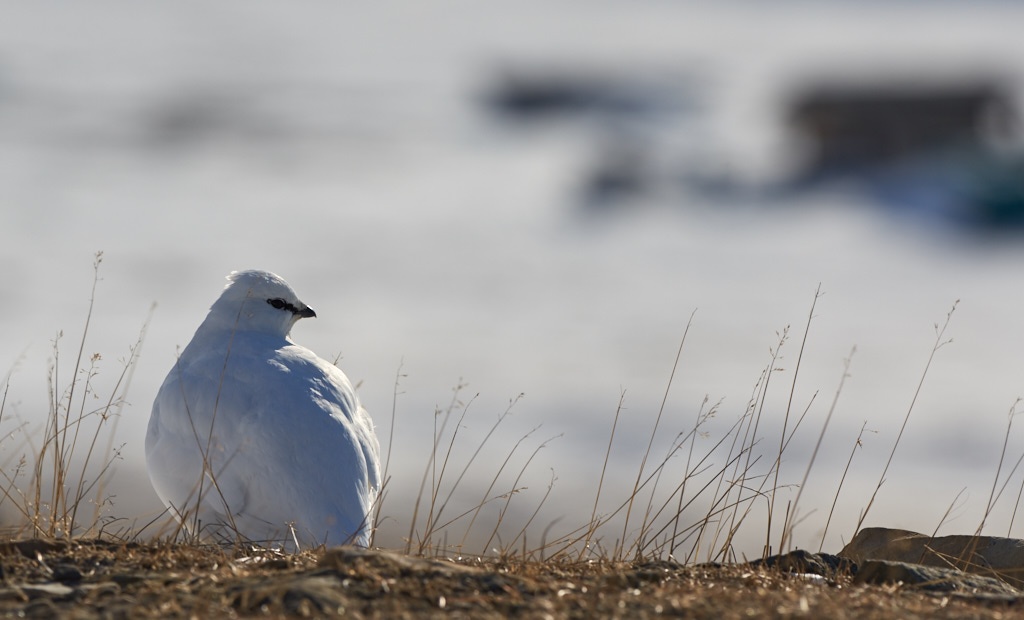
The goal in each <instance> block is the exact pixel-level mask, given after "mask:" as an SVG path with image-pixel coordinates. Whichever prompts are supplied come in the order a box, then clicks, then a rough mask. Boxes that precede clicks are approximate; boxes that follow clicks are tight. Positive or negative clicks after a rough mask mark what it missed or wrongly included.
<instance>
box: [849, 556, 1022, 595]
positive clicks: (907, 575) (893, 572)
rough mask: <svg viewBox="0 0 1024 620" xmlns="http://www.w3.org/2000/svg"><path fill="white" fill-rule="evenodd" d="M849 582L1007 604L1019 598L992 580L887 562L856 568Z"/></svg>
mask: <svg viewBox="0 0 1024 620" xmlns="http://www.w3.org/2000/svg"><path fill="white" fill-rule="evenodd" d="M853 582H854V583H861V584H876V585H881V584H893V583H902V584H904V585H907V586H909V587H912V588H914V589H919V590H926V591H932V592H953V593H957V594H961V595H967V596H971V597H979V596H986V595H988V596H990V597H991V596H995V597H999V598H1005V599H1008V600H1009V599H1016V598H1018V597H1019V596H1021V593H1020V592H1019V591H1018V590H1017V589H1016V588H1014V587H1013V586H1011V585H1009V584H1007V583H1006V582H1004V581H1001V580H999V579H996V578H994V577H985V576H983V575H972V574H970V573H964V572H962V571H959V570H956V569H953V568H939V567H936V566H921V565H920V564H907V563H905V562H892V561H888V560H867V561H865V562H864V563H862V564H861V565H860V567H859V569H858V571H857V575H856V576H855V577H854V579H853Z"/></svg>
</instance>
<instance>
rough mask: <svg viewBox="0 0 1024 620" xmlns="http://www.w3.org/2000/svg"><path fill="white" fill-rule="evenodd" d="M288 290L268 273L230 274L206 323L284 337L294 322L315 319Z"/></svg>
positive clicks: (288, 288)
mask: <svg viewBox="0 0 1024 620" xmlns="http://www.w3.org/2000/svg"><path fill="white" fill-rule="evenodd" d="M315 316H316V312H313V309H312V308H310V307H309V306H307V305H306V304H305V303H303V302H302V301H301V300H300V299H299V297H298V295H296V294H295V291H294V290H292V287H290V286H288V283H287V282H285V281H284V280H283V279H282V278H281V277H280V276H277V275H275V274H273V273H270V272H269V271H258V270H247V271H233V272H231V274H229V275H228V285H227V286H226V287H225V288H224V292H223V293H221V295H220V298H219V299H217V301H216V302H214V304H213V306H212V307H211V308H210V314H209V316H208V317H207V319H206V322H207V323H210V322H211V321H213V322H214V323H215V324H216V326H217V327H223V328H228V329H238V330H244V331H258V332H267V333H272V334H279V335H281V336H287V335H288V332H290V331H291V329H292V326H293V325H295V323H296V321H298V320H299V319H303V318H311V317H315Z"/></svg>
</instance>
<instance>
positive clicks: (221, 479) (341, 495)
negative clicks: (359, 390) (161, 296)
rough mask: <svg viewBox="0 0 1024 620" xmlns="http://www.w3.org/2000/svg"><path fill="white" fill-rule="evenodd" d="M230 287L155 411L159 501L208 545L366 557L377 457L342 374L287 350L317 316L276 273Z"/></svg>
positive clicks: (251, 275)
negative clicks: (301, 324)
mask: <svg viewBox="0 0 1024 620" xmlns="http://www.w3.org/2000/svg"><path fill="white" fill-rule="evenodd" d="M228 280H229V283H228V285H227V287H226V288H225V289H224V292H223V293H221V296H220V298H219V299H217V301H216V302H214V304H213V306H212V307H211V308H210V312H209V314H207V316H206V319H205V320H204V321H203V323H202V325H200V326H199V329H197V330H196V333H195V335H194V336H193V337H192V341H191V342H190V343H189V344H188V346H187V347H185V350H184V351H182V352H181V355H180V356H179V358H178V360H177V362H176V363H175V365H174V367H173V368H172V369H171V371H170V373H168V375H167V378H166V379H165V380H164V383H163V385H162V386H161V387H160V391H159V393H157V396H156V400H155V401H154V403H153V413H152V415H151V416H150V418H149V429H148V431H147V433H146V465H147V468H148V470H149V477H150V480H151V481H152V483H153V487H154V488H155V489H156V492H157V495H159V496H160V499H161V500H162V501H163V503H164V505H165V506H167V508H168V509H169V511H170V512H171V513H172V514H173V515H174V516H175V518H177V519H178V520H179V521H180V522H181V524H182V525H183V526H184V527H185V528H186V529H187V530H188V531H190V532H192V533H195V534H198V535H199V536H200V537H201V538H203V539H206V540H219V541H237V540H243V541H252V542H257V543H260V544H263V545H267V546H272V545H281V546H284V547H285V548H287V549H293V548H294V547H295V546H296V545H297V546H298V547H305V548H308V547H312V546H316V545H320V544H328V545H338V544H345V543H351V544H357V545H363V546H366V545H368V544H369V540H370V532H371V528H372V525H373V524H372V523H371V521H372V511H373V507H374V502H375V501H376V499H377V494H378V493H379V491H380V486H381V481H380V456H379V453H380V447H379V444H378V442H377V436H376V435H375V433H374V430H373V422H372V421H371V420H370V417H369V415H367V413H366V411H365V410H364V409H363V408H362V406H361V405H360V404H359V399H358V397H357V396H356V393H355V390H353V388H352V385H351V384H350V383H349V380H348V378H347V377H346V376H345V374H344V373H342V372H341V371H340V370H339V369H338V368H337V367H336V366H334V364H331V363H330V362H327V361H325V360H323V359H320V358H319V357H317V356H316V354H315V353H313V352H312V351H310V350H309V349H307V348H305V347H302V346H299V345H297V344H295V343H294V342H292V340H291V338H289V332H290V331H291V329H292V326H294V325H295V323H296V322H297V321H298V320H299V319H301V318H308V317H315V316H316V313H315V312H313V309H312V308H310V307H309V306H307V305H306V304H304V303H303V302H302V301H300V300H299V298H298V296H297V295H296V294H295V291H293V290H292V288H291V287H290V286H288V283H287V282H285V281H284V280H282V279H281V278H280V277H278V276H276V275H274V274H273V273H270V272H267V271H236V272H233V273H231V275H229V276H228Z"/></svg>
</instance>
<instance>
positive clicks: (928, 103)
mask: <svg viewBox="0 0 1024 620" xmlns="http://www.w3.org/2000/svg"><path fill="white" fill-rule="evenodd" d="M788 116H789V122H790V124H791V125H792V126H793V128H794V129H795V131H796V132H797V133H798V134H799V136H800V138H802V139H803V140H805V141H806V142H807V143H808V147H809V148H808V153H807V159H806V161H805V163H804V165H805V170H804V173H803V174H804V175H806V176H808V177H817V176H821V175H829V174H835V173H843V172H849V171H851V170H852V171H856V170H857V169H862V168H873V167H876V166H880V165H886V164H891V163H893V162H897V161H902V160H906V159H908V158H911V157H917V156H921V155H926V154H934V153H942V152H950V151H952V152H962V151H973V150H978V149H986V148H988V147H990V146H991V145H992V143H993V142H998V141H1003V140H1008V139H1009V138H1010V137H1011V134H1012V133H1013V130H1014V128H1015V126H1016V113H1015V109H1014V104H1013V102H1012V100H1011V98H1010V96H1009V95H1008V94H1007V93H1006V92H1005V90H1004V89H1003V87H1002V86H1001V85H999V84H997V83H995V82H987V81H982V82H978V81H974V80H968V81H964V82H960V83H955V82H953V83H948V84H945V83H944V84H921V83H915V82H912V81H905V82H904V81H901V82H895V81H894V82H891V83H881V84H866V85H856V84H850V85H845V86H821V87H812V88H809V89H807V90H806V91H805V92H804V93H802V94H799V95H797V96H796V97H795V99H794V101H793V103H792V104H791V105H790V106H789V111H788Z"/></svg>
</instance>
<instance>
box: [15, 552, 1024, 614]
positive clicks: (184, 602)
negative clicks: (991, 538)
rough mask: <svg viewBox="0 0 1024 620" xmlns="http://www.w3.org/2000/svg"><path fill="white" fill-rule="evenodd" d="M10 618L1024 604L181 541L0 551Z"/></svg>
mask: <svg viewBox="0 0 1024 620" xmlns="http://www.w3.org/2000/svg"><path fill="white" fill-rule="evenodd" d="M0 567H2V570H3V585H2V588H0V614H3V615H4V616H7V617H29V618H33V617H46V618H51V617H62V618H100V617H102V618H145V617H199V618H202V617H285V616H301V617H324V616H335V615H337V616H348V617H354V618H431V617H455V618H461V617H465V618H470V617H472V618H506V617H527V618H593V617H610V618H653V617H688V618H747V617H759V618H760V617H792V616H806V617H829V618H893V617H899V618H1003V617H1010V616H1016V615H1018V614H1022V613H1024V600H1019V599H998V600H997V599H992V598H985V597H984V596H974V595H971V594H969V593H968V594H965V593H956V594H951V593H936V592H928V591H926V590H925V589H916V588H915V587H906V586H903V585H900V584H891V585H858V584H854V583H853V582H852V580H851V579H850V577H849V576H847V575H844V574H832V575H826V576H825V577H821V576H815V575H792V574H783V573H780V572H778V571H775V570H772V569H768V568H763V567H759V568H755V567H751V566H748V565H733V566H681V565H678V564H675V563H671V562H637V563H617V562H610V561H603V562H586V563H580V562H570V561H557V560H548V561H545V562H524V561H519V560H511V561H498V560H489V559H488V560H481V559H478V558H472V559H469V558H418V557H411V556H407V555H402V554H399V553H394V552H388V551H367V550H362V549H355V548H347V547H341V548H336V549H330V550H326V551H324V550H321V551H315V552H306V553H302V554H297V555H285V554H280V553H276V552H271V551H252V552H248V553H246V552H244V551H239V550H237V549H236V550H229V551H226V550H223V549H220V548H216V547H198V546H191V545H178V544H141V543H120V542H109V541H99V540H79V541H74V542H71V543H64V542H51V541H41V540H21V541H11V542H7V543H0Z"/></svg>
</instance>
